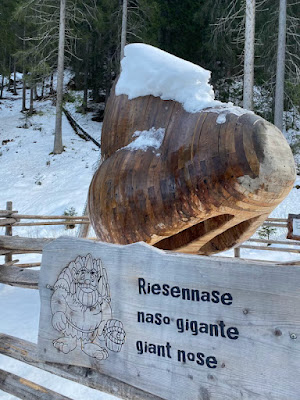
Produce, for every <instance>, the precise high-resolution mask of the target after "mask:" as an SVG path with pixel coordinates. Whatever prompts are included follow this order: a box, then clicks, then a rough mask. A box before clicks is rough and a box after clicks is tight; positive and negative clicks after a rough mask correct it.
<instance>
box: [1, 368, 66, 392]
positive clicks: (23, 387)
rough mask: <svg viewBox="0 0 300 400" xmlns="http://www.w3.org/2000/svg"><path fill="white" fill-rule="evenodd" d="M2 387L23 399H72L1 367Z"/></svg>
mask: <svg viewBox="0 0 300 400" xmlns="http://www.w3.org/2000/svg"><path fill="white" fill-rule="evenodd" d="M0 389H1V390H3V391H4V392H6V393H9V394H12V395H14V396H16V397H18V398H19V399H23V400H40V399H43V400H58V399H59V400H71V399H70V397H66V396H63V395H61V394H59V393H56V392H54V391H53V390H50V389H47V388H45V387H44V386H40V385H38V384H36V383H34V382H31V381H28V380H27V379H24V378H21V377H20V376H17V375H15V374H13V373H11V372H7V371H4V370H3V369H0Z"/></svg>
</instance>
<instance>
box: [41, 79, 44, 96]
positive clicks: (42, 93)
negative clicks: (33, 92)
mask: <svg viewBox="0 0 300 400" xmlns="http://www.w3.org/2000/svg"><path fill="white" fill-rule="evenodd" d="M44 90H45V79H43V81H42V92H41V97H42V99H43V98H44Z"/></svg>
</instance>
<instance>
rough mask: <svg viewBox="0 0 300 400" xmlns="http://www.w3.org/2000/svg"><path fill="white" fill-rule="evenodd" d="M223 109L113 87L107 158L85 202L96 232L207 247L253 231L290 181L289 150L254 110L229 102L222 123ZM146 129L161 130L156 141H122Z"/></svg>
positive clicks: (218, 247) (215, 248)
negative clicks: (239, 109)
mask: <svg viewBox="0 0 300 400" xmlns="http://www.w3.org/2000/svg"><path fill="white" fill-rule="evenodd" d="M222 110H223V109H222V107H219V108H218V107H216V108H213V109H204V110H202V111H201V112H197V113H188V112H186V111H185V110H184V109H183V107H182V106H181V104H180V103H177V102H175V101H171V100H167V101H166V100H162V99H160V98H159V97H153V96H143V97H138V98H136V99H132V100H129V99H128V97H127V96H126V95H119V96H116V94H115V88H113V89H112V92H111V95H110V98H109V100H108V102H107V105H106V110H105V116H104V121H103V128H102V156H103V157H104V161H103V163H102V164H101V165H100V167H99V169H98V171H97V172H96V173H95V175H94V177H93V180H92V183H91V186H90V190H89V201H88V204H89V215H90V219H91V223H92V225H93V228H94V230H95V232H96V234H97V236H98V237H99V239H100V240H102V241H105V242H112V243H119V244H129V243H133V242H138V241H144V242H146V243H148V244H151V245H153V246H156V247H159V248H161V249H165V250H172V251H180V252H188V253H194V254H206V255H207V254H213V253H217V252H220V251H224V250H226V249H228V248H231V247H232V246H234V245H237V244H238V243H242V242H243V241H245V240H246V239H248V238H249V237H251V236H252V235H253V234H254V232H255V231H256V230H257V228H258V227H259V226H260V225H261V224H262V222H263V221H264V220H265V219H266V218H267V217H268V215H269V214H270V212H271V211H272V210H273V209H274V208H275V207H276V206H277V205H278V204H279V203H280V202H281V201H282V200H283V199H284V198H285V197H286V196H287V194H288V193H289V191H290V190H291V188H292V187H293V183H294V179H295V166H294V160H293V156H292V153H291V150H290V148H289V146H288V144H287V142H286V140H285V139H284V137H283V135H282V134H281V132H280V131H279V130H278V129H277V128H276V127H274V126H273V125H271V124H270V123H268V122H267V121H265V120H264V119H262V118H261V117H259V116H256V115H254V114H250V113H245V114H243V115H241V116H238V115H235V114H233V113H231V112H230V111H228V110H227V111H225V115H226V122H224V123H222V124H220V123H218V117H219V115H220V113H222V112H224V111H222ZM152 128H156V129H159V128H162V129H164V130H165V134H164V137H163V141H162V144H161V146H160V147H159V149H154V148H153V147H148V148H146V149H139V148H136V149H133V148H130V146H129V147H128V145H130V144H131V143H132V142H133V141H134V140H135V139H136V136H134V133H135V132H136V131H149V130H151V129H152ZM278 160H280V161H278ZM268 224H272V225H270V226H278V223H277V225H276V222H274V223H272V222H268ZM285 226H286V225H285V224H282V225H280V227H285Z"/></svg>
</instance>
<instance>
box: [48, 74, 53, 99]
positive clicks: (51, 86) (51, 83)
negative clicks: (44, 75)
mask: <svg viewBox="0 0 300 400" xmlns="http://www.w3.org/2000/svg"><path fill="white" fill-rule="evenodd" d="M49 93H50V94H53V93H54V89H53V74H51V78H50V91H49Z"/></svg>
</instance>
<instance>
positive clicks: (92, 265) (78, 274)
mask: <svg viewBox="0 0 300 400" xmlns="http://www.w3.org/2000/svg"><path fill="white" fill-rule="evenodd" d="M73 273H74V281H75V287H76V297H77V299H78V300H79V301H80V303H82V304H83V305H84V306H87V307H91V306H93V305H94V304H95V303H97V301H98V300H99V281H100V278H101V264H100V260H93V258H92V257H91V255H90V254H89V255H88V256H87V257H86V258H85V257H81V258H79V259H76V261H75V268H74V269H73Z"/></svg>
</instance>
